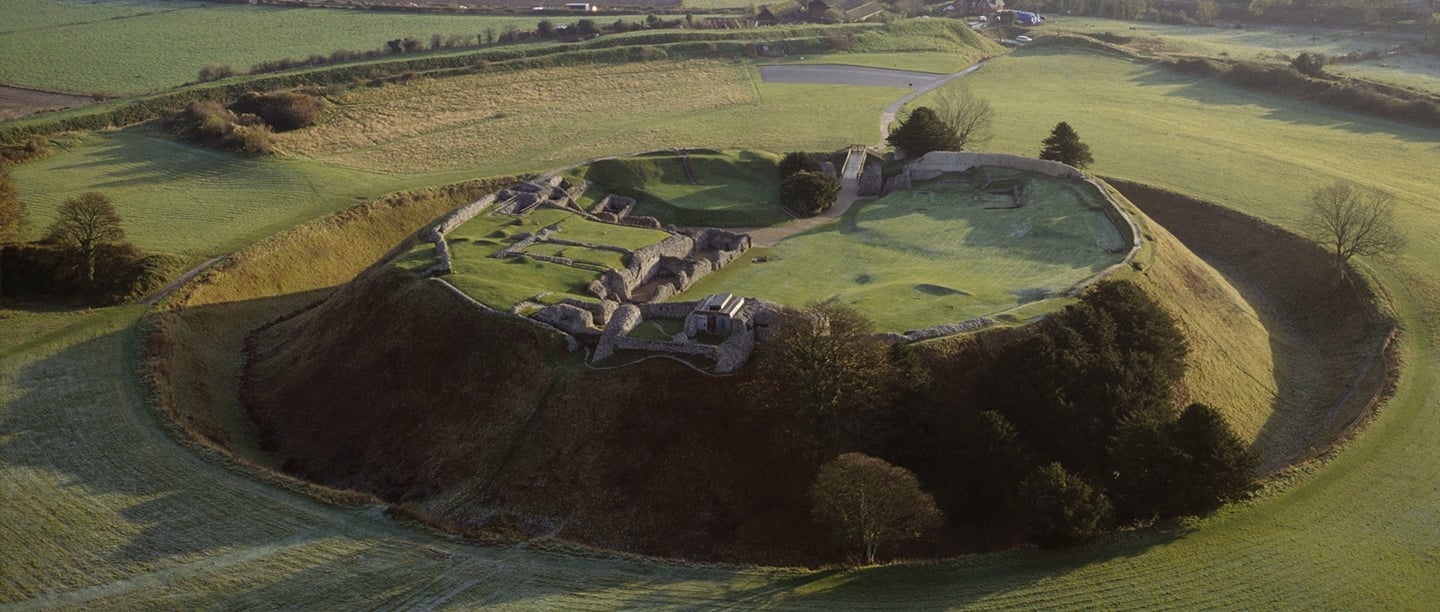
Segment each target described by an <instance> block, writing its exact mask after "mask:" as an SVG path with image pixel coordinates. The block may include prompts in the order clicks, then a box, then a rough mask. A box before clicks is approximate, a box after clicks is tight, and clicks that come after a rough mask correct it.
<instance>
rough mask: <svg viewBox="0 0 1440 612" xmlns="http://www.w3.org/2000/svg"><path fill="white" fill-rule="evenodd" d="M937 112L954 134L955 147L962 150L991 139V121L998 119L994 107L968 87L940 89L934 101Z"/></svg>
mask: <svg viewBox="0 0 1440 612" xmlns="http://www.w3.org/2000/svg"><path fill="white" fill-rule="evenodd" d="M935 114H936V115H938V116H939V117H940V120H941V121H944V122H945V124H946V125H948V126H950V129H951V131H953V132H954V133H955V139H956V144H957V146H956V149H955V150H957V151H963V150H966V149H971V148H974V147H978V146H980V145H983V144H985V143H987V142H990V123H991V122H992V121H994V119H995V109H993V108H991V107H990V102H989V101H987V100H986V99H985V98H981V97H980V96H977V95H975V94H974V93H973V92H971V91H970V88H969V87H965V86H959V87H948V88H945V89H942V90H940V95H939V96H938V97H937V98H936V101H935Z"/></svg>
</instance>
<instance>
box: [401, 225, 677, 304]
mask: <svg viewBox="0 0 1440 612" xmlns="http://www.w3.org/2000/svg"><path fill="white" fill-rule="evenodd" d="M546 227H553V228H558V229H559V233H558V234H556V237H557V238H561V239H564V240H571V241H574V242H588V243H591V244H599V245H609V246H618V247H623V248H627V249H630V250H635V249H638V248H640V247H643V246H645V245H648V244H654V243H656V242H660V241H661V240H664V239H665V237H666V236H668V235H669V234H667V233H665V232H662V231H659V230H647V229H642V228H638V227H621V226H615V225H609V224H604V223H596V222H594V221H589V220H587V219H585V218H584V217H581V216H580V215H577V214H574V213H568V212H565V211H562V210H554V209H539V210H535V211H532V212H530V213H529V214H528V215H525V216H523V217H518V218H517V217H513V216H509V215H498V214H497V215H486V214H482V215H478V216H476V217H475V218H474V219H471V220H469V221H466V222H465V223H464V224H463V225H461V226H460V227H457V228H455V230H454V231H452V232H450V234H448V235H447V236H446V242H448V243H449V247H450V257H451V262H452V266H453V268H452V272H451V273H450V274H447V275H446V276H445V280H446V281H447V282H449V283H450V284H452V285H454V286H455V288H457V289H459V290H461V291H463V292H465V294H466V295H469V296H470V297H472V298H475V300H476V301H479V302H481V303H483V304H485V305H487V306H490V307H492V308H495V309H497V310H509V309H510V307H511V306H514V305H515V304H518V303H520V302H522V301H526V300H531V301H537V302H543V303H554V302H557V301H559V300H560V299H562V298H566V297H572V298H576V299H581V300H587V301H594V299H595V298H594V296H592V295H590V294H589V293H588V292H586V291H585V286H586V285H587V284H589V283H590V281H592V280H595V279H596V278H598V277H599V276H600V273H599V272H597V271H595V270H587V269H581V268H575V267H570V266H565V265H561V264H556V263H550V262H543V261H539V260H535V259H531V258H528V257H507V258H505V259H494V258H492V257H491V255H492V254H494V253H495V252H496V251H499V250H500V249H502V248H505V247H507V246H510V244H511V242H512V240H511V237H512V236H515V235H517V234H520V233H532V234H533V233H536V232H539V231H540V230H541V229H542V228H546ZM526 251H527V252H533V253H538V254H541V255H551V256H559V257H567V258H570V259H573V260H576V261H577V262H580V261H583V262H591V263H596V264H600V265H604V266H608V267H612V268H623V267H624V266H625V262H624V257H623V256H622V255H621V254H619V253H615V252H611V251H602V250H596V249H587V248H583V247H577V246H562V245H553V244H549V245H547V244H538V243H537V244H536V245H534V246H533V248H527V249H526ZM434 263H435V247H434V245H432V244H431V243H428V242H421V243H419V244H417V245H416V246H415V247H414V248H412V249H411V250H410V252H409V253H407V254H405V255H404V256H403V257H401V258H400V259H399V260H398V261H396V265H398V266H399V267H401V268H404V269H407V270H411V271H414V272H417V273H418V272H422V271H424V270H425V269H426V268H429V267H430V266H431V265H432V264H434ZM541 294H544V297H543V298H542V297H538V296H539V295H541Z"/></svg>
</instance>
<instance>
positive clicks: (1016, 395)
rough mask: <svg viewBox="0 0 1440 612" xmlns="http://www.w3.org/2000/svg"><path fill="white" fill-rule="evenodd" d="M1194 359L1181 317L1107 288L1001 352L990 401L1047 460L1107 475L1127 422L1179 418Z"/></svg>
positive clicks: (1134, 292) (1143, 297)
mask: <svg viewBox="0 0 1440 612" xmlns="http://www.w3.org/2000/svg"><path fill="white" fill-rule="evenodd" d="M1187 352H1188V349H1187V345H1186V341H1185V335H1184V334H1183V333H1182V332H1181V331H1180V329H1179V327H1178V326H1177V325H1176V323H1175V319H1174V318H1173V317H1171V316H1170V314H1169V313H1168V312H1166V311H1165V310H1164V309H1163V308H1161V307H1160V305H1159V304H1158V303H1156V302H1155V300H1154V299H1153V298H1151V297H1150V296H1149V295H1147V294H1146V293H1145V292H1144V291H1143V290H1141V289H1140V288H1139V287H1138V286H1137V285H1135V284H1134V283H1130V282H1127V281H1109V282H1104V283H1100V284H1099V285H1096V286H1095V287H1093V288H1091V289H1090V290H1089V291H1087V292H1086V293H1085V295H1084V296H1083V297H1082V298H1081V300H1080V302H1079V303H1077V304H1075V305H1073V306H1070V307H1068V308H1066V309H1065V310H1064V311H1063V312H1060V313H1058V314H1057V315H1055V316H1053V317H1051V318H1050V319H1049V320H1048V321H1046V322H1045V323H1043V324H1042V325H1041V326H1040V327H1039V328H1038V329H1037V330H1036V333H1035V334H1033V335H1031V336H1029V337H1027V338H1025V339H1023V340H1021V341H1019V342H1016V343H1015V344H1012V345H1010V346H1008V347H1006V348H1005V349H1004V350H1003V351H1001V353H1000V354H999V355H998V356H997V358H996V360H995V363H994V365H993V366H992V372H993V373H992V375H991V380H992V382H991V383H990V384H989V385H988V389H987V392H988V396H989V398H988V402H989V404H990V405H991V406H994V407H995V409H996V410H999V411H1000V412H1001V413H1002V414H1004V415H1005V416H1006V418H1008V419H1010V421H1011V422H1013V423H1014V424H1015V426H1016V427H1017V428H1019V430H1020V435H1021V438H1022V439H1024V440H1025V441H1026V442H1027V443H1029V444H1030V446H1031V447H1032V448H1034V449H1035V450H1036V451H1037V452H1040V453H1043V454H1044V457H1042V459H1044V460H1050V461H1054V460H1058V461H1061V462H1063V463H1064V464H1065V465H1066V466H1068V467H1069V468H1070V469H1071V470H1073V471H1076V472H1078V473H1083V474H1086V475H1088V476H1092V477H1094V476H1098V475H1100V474H1103V473H1106V472H1108V471H1109V461H1108V458H1107V455H1106V444H1107V443H1108V441H1109V440H1110V438H1111V436H1112V435H1114V433H1115V430H1116V427H1117V426H1118V425H1119V424H1120V423H1121V422H1123V421H1127V420H1131V419H1142V418H1143V419H1148V420H1150V421H1153V422H1169V421H1170V420H1172V419H1173V418H1174V414H1173V413H1174V408H1173V406H1172V401H1173V391H1174V387H1175V384H1176V383H1177V382H1178V381H1179V380H1180V377H1181V376H1183V375H1184V373H1185V355H1186V353H1187Z"/></svg>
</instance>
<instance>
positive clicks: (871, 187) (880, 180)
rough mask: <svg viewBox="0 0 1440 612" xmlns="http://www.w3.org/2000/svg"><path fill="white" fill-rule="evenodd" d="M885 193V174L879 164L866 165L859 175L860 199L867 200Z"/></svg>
mask: <svg viewBox="0 0 1440 612" xmlns="http://www.w3.org/2000/svg"><path fill="white" fill-rule="evenodd" d="M884 191H885V174H884V170H883V169H881V167H880V164H866V165H865V170H864V171H863V172H861V173H860V197H862V198H869V197H874V196H878V195H880V194H881V193H882V192H884Z"/></svg>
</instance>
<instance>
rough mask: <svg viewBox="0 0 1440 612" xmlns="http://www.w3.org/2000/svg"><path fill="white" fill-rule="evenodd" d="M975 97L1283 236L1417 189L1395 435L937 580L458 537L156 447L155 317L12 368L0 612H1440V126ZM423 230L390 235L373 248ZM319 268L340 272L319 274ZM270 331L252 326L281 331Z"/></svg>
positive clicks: (1156, 89)
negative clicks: (150, 362) (1126, 528)
mask: <svg viewBox="0 0 1440 612" xmlns="http://www.w3.org/2000/svg"><path fill="white" fill-rule="evenodd" d="M1071 75H1074V76H1075V77H1076V78H1068V77H1070V76H1071ZM969 78H971V79H972V80H971V84H972V85H973V86H975V87H976V88H977V91H978V90H981V89H983V90H984V95H987V96H989V97H991V99H992V100H1004V101H1005V107H1004V108H1002V109H1000V110H1001V113H1000V115H999V122H998V125H997V128H999V129H997V130H996V131H997V134H998V135H999V136H998V138H997V139H996V141H994V142H993V143H992V145H991V147H992V148H996V149H1000V150H1006V151H1012V152H1016V153H1021V154H1033V153H1034V152H1035V150H1038V147H1039V140H1040V139H1041V138H1042V137H1043V136H1044V135H1045V133H1047V132H1048V130H1049V128H1050V126H1052V125H1053V124H1054V122H1055V121H1058V120H1062V119H1063V120H1068V121H1071V122H1072V124H1073V125H1075V126H1076V127H1077V129H1078V130H1079V131H1080V133H1081V135H1082V137H1083V138H1085V140H1086V141H1087V142H1090V143H1092V146H1094V147H1095V153H1096V156H1097V160H1098V161H1097V168H1098V169H1099V170H1100V171H1101V172H1103V173H1106V174H1120V175H1123V176H1126V177H1129V178H1133V179H1139V180H1142V181H1144V182H1148V183H1152V184H1163V185H1167V186H1169V187H1171V188H1173V189H1176V190H1179V191H1183V192H1186V193H1190V194H1192V195H1197V196H1200V197H1205V198H1207V199H1211V200H1216V201H1219V202H1222V203H1225V204H1227V205H1230V206H1233V207H1236V208H1240V209H1242V210H1246V211H1249V212H1252V213H1254V214H1258V215H1261V216H1264V217H1266V218H1269V219H1272V220H1279V221H1282V222H1291V221H1293V220H1294V219H1296V218H1297V217H1298V214H1297V213H1298V211H1299V204H1298V201H1299V200H1300V198H1302V197H1303V194H1304V193H1305V191H1307V190H1308V187H1309V186H1311V185H1312V184H1313V183H1315V182H1317V181H1322V180H1328V179H1330V178H1333V177H1334V176H1343V177H1347V178H1353V179H1358V180H1361V181H1363V182H1366V183H1368V184H1376V185H1381V186H1387V187H1389V188H1391V189H1392V190H1395V191H1396V192H1397V193H1400V194H1401V197H1402V202H1403V204H1402V209H1401V220H1402V222H1403V224H1404V226H1405V227H1406V229H1407V233H1408V234H1409V235H1410V237H1411V239H1412V240H1411V245H1410V247H1409V248H1408V249H1407V251H1406V252H1405V254H1404V255H1403V256H1402V257H1401V258H1399V259H1398V260H1397V261H1394V262H1376V263H1377V265H1375V266H1374V267H1375V269H1376V271H1377V272H1378V273H1379V274H1380V275H1381V276H1382V277H1383V278H1385V279H1386V280H1387V281H1388V282H1389V286H1390V287H1391V289H1392V290H1393V291H1394V293H1395V297H1396V299H1397V304H1398V311H1399V312H1400V313H1401V315H1402V324H1403V326H1404V328H1405V330H1406V331H1405V337H1404V340H1403V343H1402V346H1403V349H1404V350H1403V357H1404V359H1405V361H1406V363H1408V364H1409V366H1410V367H1409V368H1408V369H1407V374H1406V376H1405V377H1403V378H1402V380H1401V381H1400V386H1399V389H1398V393H1397V395H1396V397H1395V399H1394V400H1392V401H1391V402H1390V403H1389V404H1388V405H1387V407H1386V408H1385V411H1384V412H1383V413H1382V414H1381V415H1380V417H1379V418H1378V420H1377V421H1376V422H1375V424H1374V425H1372V426H1371V427H1370V428H1369V429H1368V430H1367V431H1366V432H1365V433H1363V434H1362V435H1361V436H1360V437H1359V439H1358V440H1356V441H1355V442H1353V443H1351V444H1350V445H1348V447H1347V448H1346V449H1345V451H1344V452H1343V453H1342V454H1340V455H1339V456H1338V457H1337V458H1335V459H1334V460H1333V461H1332V462H1330V463H1329V464H1328V465H1326V466H1324V467H1323V468H1318V469H1314V470H1312V471H1310V472H1308V473H1307V474H1302V475H1300V476H1298V478H1297V480H1299V481H1300V482H1298V483H1297V484H1294V485H1292V486H1291V487H1290V488H1289V489H1288V490H1286V491H1284V492H1282V493H1278V494H1274V495H1272V496H1271V497H1270V498H1267V499H1265V500H1262V501H1259V502H1256V503H1253V504H1246V505H1242V506H1239V507H1234V508H1231V509H1228V510H1226V511H1224V512H1222V513H1221V514H1220V515H1218V516H1216V517H1214V518H1211V519H1207V520H1204V521H1200V522H1195V523H1190V524H1188V525H1187V527H1186V528H1182V529H1177V530H1153V531H1144V532H1140V533H1133V534H1125V535H1120V536H1116V537H1114V538H1111V539H1109V540H1106V541H1103V542H1099V543H1095V544H1092V545H1088V546H1084V547H1081V548H1077V549H1072V550H1065V551H1053V552H1049V551H1035V550H1020V551H1012V552H1009V553H1003V554H994V555H980V556H976V557H970V558H966V559H962V560H958V561H955V562H946V563H934V564H926V565H921V566H904V567H877V568H864V569H858V570H846V571H833V570H827V571H820V572H810V571H800V570H763V569H742V568H717V567H689V566H684V565H679V564H672V563H663V562H653V561H645V560H637V559H631V558H624V557H620V556H616V555H607V554H603V553H595V552H593V551H573V550H570V551H566V550H559V551H554V550H537V549H536V548H535V547H528V548H524V549H521V548H514V547H504V546H487V547H478V546H470V545H465V544H460V543H456V542H454V541H453V540H449V539H443V538H434V537H430V536H429V535H427V534H424V533H417V532H413V531H410V530H409V529H407V528H404V527H397V526H396V525H395V524H394V523H392V522H390V521H389V520H388V519H384V518H380V517H378V516H377V513H376V512H374V511H370V510H364V511H351V510H340V509H336V508H333V507H328V506H323V505H320V504H317V503H315V502H313V501H311V500H309V499H308V498H305V497H301V496H297V495H293V494H290V493H288V492H285V491H281V490H277V489H274V488H272V487H270V486H268V485H263V484H257V483H255V482H254V481H252V480H250V479H249V478H246V477H243V476H237V475H235V474H231V473H228V472H226V471H224V470H220V469H217V468H216V467H215V465H214V464H212V463H210V462H207V461H205V460H202V459H198V458H196V456H195V455H193V454H191V452H190V451H189V450H187V449H184V448H180V447H178V446H176V445H174V444H173V443H171V442H170V441H169V439H168V438H166V437H165V436H164V435H163V434H161V433H160V428H159V425H158V423H157V422H156V421H155V419H154V418H153V417H151V416H150V413H149V412H148V410H149V409H148V408H147V407H146V406H144V405H143V403H142V402H141V401H140V398H139V397H138V396H137V394H136V393H135V392H134V390H133V388H132V387H131V385H132V381H133V376H132V373H131V370H130V369H129V368H128V367H127V366H126V365H125V364H126V359H128V358H129V357H128V356H129V355H132V354H133V353H132V351H133V349H134V345H133V343H132V342H130V341H128V340H127V339H126V338H125V337H123V336H124V333H123V330H124V328H125V327H126V326H127V325H128V324H129V323H130V322H131V321H133V319H134V317H135V316H137V315H138V312H136V311H133V310H118V311H117V310H107V311H101V312H100V313H97V314H90V315H77V316H78V317H79V319H78V320H77V321H76V322H75V325H74V326H73V327H69V326H65V327H60V328H58V329H56V328H54V327H47V329H51V330H53V331H54V332H55V335H54V336H52V337H51V338H49V339H47V340H45V341H44V342H43V346H29V347H27V348H26V349H25V350H23V351H21V352H19V353H18V354H10V355H7V356H4V357H0V419H3V424H4V425H3V427H0V431H3V432H4V434H3V435H0V513H3V514H4V516H3V519H4V520H0V547H3V550H5V551H7V554H5V555H0V584H3V591H0V593H3V597H0V599H3V600H4V601H6V602H15V601H20V600H31V601H24V602H23V603H22V605H27V604H28V605H29V606H33V607H61V606H76V607H79V606H82V605H87V604H88V605H90V606H91V607H105V608H137V607H179V608H198V607H210V606H214V605H216V602H223V603H224V604H226V605H230V606H233V607H239V608H245V607H270V606H274V605H277V603H279V602H284V603H286V604H293V605H294V606H296V607H359V606H366V607H401V608H414V607H429V606H440V605H452V606H487V605H488V606H492V607H515V608H582V607H604V608H613V607H641V606H645V607H660V606H667V607H679V606H692V605H695V604H696V603H699V604H701V605H707V604H708V605H715V606H721V605H732V606H733V605H737V604H738V605H740V606H744V607H753V608H760V607H784V608H787V609H854V608H858V607H894V606H896V605H904V606H910V607H917V608H919V607H934V608H941V607H944V608H985V609H994V608H1034V607H1053V608H1080V607H1085V608H1137V607H1155V606H1172V607H1180V608H1204V607H1215V606H1221V607H1237V608H1276V607H1285V608H1328V609H1347V608H1386V609H1426V608H1429V607H1431V605H1432V604H1433V602H1435V601H1440V581H1437V580H1435V577H1436V575H1437V562H1436V559H1437V558H1440V548H1437V544H1436V543H1437V542H1440V520H1437V508H1440V490H1437V489H1436V488H1435V486H1434V484H1433V483H1435V482H1440V461H1437V460H1436V459H1435V457H1434V452H1433V450H1434V441H1435V440H1436V439H1440V416H1437V415H1440V384H1437V383H1440V380H1437V377H1436V366H1437V363H1440V361H1437V357H1440V353H1437V351H1436V345H1435V343H1434V341H1435V337H1434V335H1433V332H1434V330H1435V329H1437V326H1440V314H1437V313H1440V299H1437V296H1440V279H1437V278H1436V275H1435V272H1434V270H1435V269H1436V267H1437V265H1440V245H1437V243H1436V241H1435V239H1433V238H1430V236H1434V235H1435V234H1436V232H1435V231H1434V230H1436V229H1437V228H1436V227H1435V226H1436V224H1437V223H1440V221H1437V219H1440V217H1437V215H1436V211H1435V210H1434V204H1433V203H1434V202H1436V201H1440V193H1437V192H1440V187H1437V186H1436V185H1434V184H1433V182H1432V181H1430V180H1428V179H1429V176H1430V171H1431V169H1432V168H1433V167H1435V166H1436V165H1437V164H1440V152H1437V151H1436V148H1435V146H1434V143H1436V142H1440V134H1436V133H1435V132H1433V131H1427V130H1417V129H1415V128H1411V127H1408V126H1402V125H1398V124H1392V123H1387V122H1383V121H1378V120H1372V119H1367V118H1357V117H1354V116H1350V115H1346V114H1344V113H1337V112H1333V111H1329V110H1327V109H1323V108H1318V107H1314V106H1311V105H1307V104H1304V103H1300V102H1295V101H1290V100H1283V99H1279V98H1273V97H1268V96H1261V95H1256V94H1253V93H1247V92H1243V91H1239V90H1234V89H1229V88H1225V87H1223V86H1219V85H1215V84H1210V83H1201V84H1198V85H1192V84H1187V83H1185V82H1184V80H1183V79H1180V78H1178V77H1174V76H1172V75H1166V74H1164V73H1156V72H1154V71H1153V69H1150V68H1148V67H1146V66H1144V65H1141V64H1135V63H1131V62H1127V61H1122V60H1116V59H1112V58H1100V57H1094V56H1088V55H1067V54H1057V53H1045V54H1026V53H1022V54H1021V55H1020V56H1018V57H1014V58H1007V59H1004V60H1001V61H997V62H995V63H993V64H992V65H991V66H988V67H987V68H986V69H985V70H982V71H981V72H980V73H977V74H976V75H974V76H973V77H969ZM1202 100H1203V101H1208V102H1210V103H1213V105H1214V106H1211V105H1209V104H1205V103H1201V101H1202ZM870 123H872V121H870V120H867V121H866V122H865V125H866V126H869V125H870ZM737 125H739V126H742V127H743V126H746V125H749V124H746V123H740V124H737ZM866 131H867V132H868V131H869V129H868V128H867V130H866ZM784 148H788V147H779V149H781V150H783V149H784ZM421 222H423V221H420V222H417V223H415V224H408V225H407V224H403V223H402V224H399V225H400V226H403V227H417V226H418V223H421ZM406 231H408V230H406V229H400V228H399V227H397V228H392V229H391V231H390V233H385V232H380V234H381V235H384V236H386V238H385V239H381V240H378V242H377V243H384V244H388V243H393V241H394V240H395V238H396V237H397V236H398V235H402V234H403V233H404V232H406ZM313 237H314V240H312V241H309V242H306V243H305V244H306V246H304V247H303V248H296V249H284V250H281V251H277V252H274V253H272V254H271V255H272V256H270V257H266V258H261V259H260V260H257V261H256V262H255V263H256V266H257V267H254V268H249V267H240V268H236V269H235V270H234V271H233V273H232V274H231V275H230V276H229V277H228V278H227V280H226V281H225V282H226V283H227V285H226V286H225V287H222V288H217V289H216V290H215V291H214V292H212V293H210V294H209V295H208V296H207V297H206V302H207V303H224V302H226V301H234V300H237V299H244V297H243V296H248V295H255V294H257V293H260V294H265V295H269V294H272V293H274V292H278V293H279V294H285V293H288V292H301V291H304V290H305V287H316V286H319V287H323V286H328V285H329V284H333V283H335V282H339V281H337V280H336V279H343V278H345V277H346V276H345V274H342V273H340V271H341V270H348V274H352V275H353V273H354V271H355V270H357V269H359V268H363V267H364V265H365V264H366V262H368V261H373V260H374V258H375V257H377V255H374V254H373V252H372V253H360V254H357V257H356V260H355V261H354V262H352V264H351V265H348V266H340V265H331V262H330V260H329V259H326V258H327V257H329V256H331V255H335V254H338V253H339V252H340V251H341V250H340V249H336V248H334V244H336V243H337V242H334V241H332V240H330V239H331V238H333V237H334V236H332V235H322V234H320V233H316V234H314V235H313ZM226 239H227V238H226V237H222V236H218V235H217V236H216V240H217V241H223V240H226ZM338 243H340V244H353V242H352V241H351V240H350V239H348V237H347V239H343V240H340V241H338ZM384 248H388V247H379V250H380V251H381V252H383V250H384ZM367 257H368V259H366V258H367ZM302 264H304V265H302ZM317 264H319V265H318V266H317ZM306 265H308V266H309V269H306ZM317 268H318V269H320V270H327V271H334V272H336V273H335V274H330V273H329V272H326V273H325V274H324V275H319V276H317V275H315V274H313V273H312V272H310V271H309V270H313V269H317ZM302 270H305V271H303V272H302ZM261 279H264V280H261ZM194 310H197V309H192V312H193V311H194ZM258 311H259V312H260V313H261V315H262V316H263V317H265V318H261V319H259V321H258V322H263V321H265V320H269V317H273V316H274V315H275V314H276V313H273V312H270V311H265V310H263V309H258ZM16 316H17V317H21V318H24V317H29V316H31V315H28V314H23V313H22V314H18V315H16ZM210 323H211V324H212V325H211V326H223V325H224V324H228V323H233V320H231V319H227V318H225V317H223V316H221V317H219V318H218V319H217V320H214V321H211V322H210ZM36 325H39V326H40V327H46V326H47V325H49V324H48V323H45V322H41V323H37V324H36ZM197 325H198V324H197ZM202 327H210V326H202ZM29 329H38V328H37V327H34V326H32V325H30V324H29V323H24V322H22V319H16V318H11V319H6V320H5V321H4V323H3V324H0V345H3V346H7V347H11V346H16V345H15V344H12V343H14V342H23V341H24V340H23V339H24V338H28V337H29V336H26V335H25V333H26V331H25V330H29ZM229 358H230V359H234V358H235V357H234V356H233V354H231V356H230V357H229ZM208 376H209V375H208V374H207V373H205V372H195V373H193V376H192V377H191V378H187V380H191V381H196V382H194V383H193V384H195V385H200V384H202V383H201V382H199V381H208V380H212V379H211V378H209V377H208ZM224 391H225V390H224V389H216V390H214V392H215V393H217V394H218V395H221V396H223V395H224ZM40 519H44V520H40ZM577 576H579V577H583V580H577ZM86 589H91V590H86ZM37 598H38V599H37Z"/></svg>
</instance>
